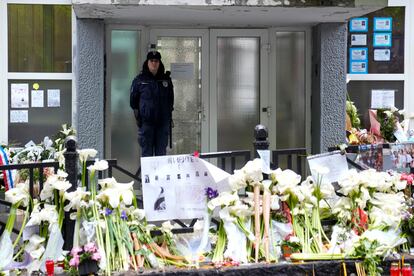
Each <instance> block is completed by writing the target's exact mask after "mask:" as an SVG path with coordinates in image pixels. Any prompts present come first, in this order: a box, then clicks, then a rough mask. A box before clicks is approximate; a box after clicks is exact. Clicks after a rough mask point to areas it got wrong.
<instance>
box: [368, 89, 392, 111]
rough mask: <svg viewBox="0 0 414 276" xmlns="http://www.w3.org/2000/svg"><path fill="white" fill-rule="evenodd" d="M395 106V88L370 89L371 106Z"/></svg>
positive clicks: (375, 107)
mask: <svg viewBox="0 0 414 276" xmlns="http://www.w3.org/2000/svg"><path fill="white" fill-rule="evenodd" d="M393 106H395V90H371V108H373V109H377V108H391V107H393Z"/></svg>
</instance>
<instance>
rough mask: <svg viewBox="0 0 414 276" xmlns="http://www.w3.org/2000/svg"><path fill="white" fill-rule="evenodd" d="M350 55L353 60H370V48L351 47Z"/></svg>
mask: <svg viewBox="0 0 414 276" xmlns="http://www.w3.org/2000/svg"><path fill="white" fill-rule="evenodd" d="M349 56H350V59H351V61H354V60H363V61H366V60H368V48H349Z"/></svg>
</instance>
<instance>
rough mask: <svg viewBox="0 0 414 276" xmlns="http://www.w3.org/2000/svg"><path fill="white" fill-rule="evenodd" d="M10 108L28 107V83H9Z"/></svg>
mask: <svg viewBox="0 0 414 276" xmlns="http://www.w3.org/2000/svg"><path fill="white" fill-rule="evenodd" d="M10 94H11V97H10V100H11V104H10V106H11V108H28V107H29V84H28V83H12V84H11V93H10Z"/></svg>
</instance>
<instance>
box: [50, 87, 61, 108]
mask: <svg viewBox="0 0 414 276" xmlns="http://www.w3.org/2000/svg"><path fill="white" fill-rule="evenodd" d="M47 106H48V107H60V89H48V90H47Z"/></svg>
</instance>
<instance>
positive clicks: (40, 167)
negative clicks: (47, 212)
mask: <svg viewBox="0 0 414 276" xmlns="http://www.w3.org/2000/svg"><path fill="white" fill-rule="evenodd" d="M46 168H53V169H54V172H55V173H56V172H57V170H58V169H59V162H39V163H26V164H9V165H2V166H0V171H3V172H4V171H9V170H25V169H26V170H28V171H29V177H28V180H29V194H30V197H31V198H35V197H37V196H38V195H39V194H40V192H41V191H42V189H43V183H44V180H43V178H44V169H46ZM36 170H37V171H38V172H39V177H38V184H39V188H38V189H37V190H36V192H37V193H36V194H35V171H36ZM4 177H5V176H4ZM15 184H18V183H15ZM0 205H3V206H7V207H10V206H11V205H12V204H11V203H10V202H8V201H6V200H3V199H0ZM19 209H21V210H24V208H23V207H19ZM5 226H6V223H5V222H4V221H1V220H0V235H1V234H2V233H3V231H4V227H5ZM19 231H20V230H19V229H17V228H13V229H12V232H14V233H19Z"/></svg>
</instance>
